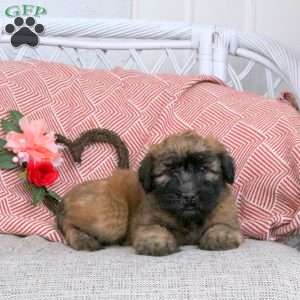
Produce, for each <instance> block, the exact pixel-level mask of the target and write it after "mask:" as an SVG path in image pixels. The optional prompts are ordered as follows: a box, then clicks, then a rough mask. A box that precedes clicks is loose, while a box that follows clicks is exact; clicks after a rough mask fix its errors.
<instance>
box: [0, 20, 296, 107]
mask: <svg viewBox="0 0 300 300" xmlns="http://www.w3.org/2000/svg"><path fill="white" fill-rule="evenodd" d="M12 21H13V20H12V19H3V20H2V34H1V37H0V59H2V60H7V59H15V60H22V59H28V58H35V59H45V60H49V61H57V62H65V63H71V64H74V65H76V66H78V67H84V68H113V67H114V66H117V65H118V66H123V67H126V68H137V69H140V70H141V71H143V72H147V73H156V72H176V73H178V74H189V73H191V74H195V73H205V74H213V75H216V76H218V77H219V78H221V79H222V80H224V81H225V82H227V83H228V84H229V85H232V86H234V87H235V88H236V89H238V90H243V89H246V90H253V91H256V92H259V93H262V94H265V95H266V96H269V97H275V95H276V94H277V93H278V91H280V90H282V89H283V88H284V87H283V85H284V86H285V87H287V88H288V89H290V90H291V91H292V92H294V93H295V94H296V95H297V97H298V105H299V106H300V101H299V99H300V73H299V72H300V63H299V61H298V60H297V58H296V56H295V55H294V54H292V53H290V52H289V51H287V50H286V49H285V48H284V47H282V46H281V45H280V44H279V43H277V42H275V41H273V40H271V39H269V38H266V37H264V36H260V35H256V34H249V33H241V32H238V31H234V30H230V29H226V28H220V27H217V26H206V27H203V26H197V25H193V26H192V25H189V24H185V23H166V22H160V23H158V22H146V21H133V20H122V19H121V20H118V19H77V18H76V19H72V18H66V19H49V18H47V19H46V18H41V19H38V21H39V22H40V23H42V24H43V25H44V26H45V29H46V30H45V33H44V34H43V36H41V37H40V45H39V46H38V47H36V48H31V47H28V46H21V47H19V48H14V47H13V46H11V45H10V36H9V35H7V34H6V33H5V32H4V30H3V28H4V26H5V25H6V24H8V23H12Z"/></svg>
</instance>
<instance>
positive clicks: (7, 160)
mask: <svg viewBox="0 0 300 300" xmlns="http://www.w3.org/2000/svg"><path fill="white" fill-rule="evenodd" d="M13 157H14V155H13V154H11V153H9V152H1V153H0V169H5V170H11V169H14V168H16V167H17V166H18V165H17V164H15V163H13V161H12V159H13Z"/></svg>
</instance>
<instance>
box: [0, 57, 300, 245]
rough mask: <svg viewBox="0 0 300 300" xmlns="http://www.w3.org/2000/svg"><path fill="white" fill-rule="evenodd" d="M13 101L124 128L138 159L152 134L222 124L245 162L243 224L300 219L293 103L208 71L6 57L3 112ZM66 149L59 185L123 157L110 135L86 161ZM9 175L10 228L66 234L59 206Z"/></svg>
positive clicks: (266, 229) (78, 124) (269, 233)
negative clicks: (84, 66)
mask: <svg viewBox="0 0 300 300" xmlns="http://www.w3.org/2000/svg"><path fill="white" fill-rule="evenodd" d="M11 109H17V110H20V111H21V112H22V113H23V114H24V115H26V116H28V117H29V118H31V119H41V118H44V119H45V120H46V122H47V124H48V125H49V129H52V130H54V131H55V132H58V133H62V134H64V135H66V136H68V137H70V138H73V139H74V138H76V137H77V136H78V135H79V134H80V133H81V132H82V131H84V130H86V129H89V128H93V127H106V128H109V129H112V130H115V131H116V132H118V133H119V134H120V135H121V136H122V138H123V139H124V140H125V142H126V143H127V145H128V146H129V150H130V159H131V163H132V165H133V167H134V168H137V166H138V164H139V162H140V160H141V159H142V157H143V155H144V154H145V152H146V151H147V149H148V147H149V146H150V144H152V143H154V142H158V141H160V140H161V139H163V138H164V137H165V136H166V135H167V134H169V133H173V132H178V131H180V130H183V129H187V128H194V129H196V130H197V131H198V132H199V133H200V134H203V135H206V134H213V135H215V136H217V137H218V138H219V139H220V140H221V141H222V142H223V143H224V144H225V145H226V146H227V147H228V150H229V151H230V152H231V153H232V154H233V156H234V158H235V159H236V162H237V178H236V183H235V185H234V192H235V195H236V197H237V204H238V207H239V213H240V219H241V222H242V229H243V232H244V233H245V234H246V235H248V236H250V237H256V238H262V239H276V238H280V237H281V236H282V235H284V234H287V233H291V232H293V231H295V230H298V229H299V228H300V220H299V215H300V212H299V207H300V205H299V204H300V199H299V194H300V185H299V182H300V176H299V158H300V143H299V130H300V119H299V113H298V112H296V111H295V110H294V109H293V108H291V107H290V106H289V105H287V104H284V103H280V102H274V101H271V100H268V99H264V98H262V97H258V96H255V95H251V94H246V93H239V92H236V91H234V90H232V89H231V88H228V87H225V86H224V85H222V84H221V82H219V81H217V80H216V79H214V78H210V77H206V76H199V77H188V76H176V75H164V76H150V75H145V74H142V73H139V72H134V71H125V70H122V69H116V70H113V71H100V70H98V71H96V70H92V71H91V70H79V69H76V68H74V67H70V66H65V65H60V64H50V63H46V62H40V61H33V62H1V63H0V118H3V117H5V116H6V114H7V111H9V110H11ZM0 135H3V132H0ZM64 158H65V160H64V163H63V165H62V166H61V167H60V174H61V177H60V180H59V181H57V183H56V184H55V185H54V186H53V190H55V191H56V192H58V193H59V194H64V193H65V192H66V191H67V190H68V189H69V188H71V187H72V186H73V185H74V184H76V183H79V182H82V181H85V180H89V179H98V178H103V177H105V176H107V175H108V174H110V173H111V171H112V169H113V168H114V166H115V161H116V157H115V155H114V151H112V149H111V148H110V147H107V146H106V145H97V146H93V147H90V148H89V149H88V150H87V151H86V152H85V153H84V156H83V163H82V165H80V166H75V165H74V164H73V162H72V160H71V158H70V157H69V155H67V154H66V155H65V157H64ZM95 163H96V167H95ZM0 176H1V177H0V232H4V233H13V234H19V235H31V234H36V235H40V236H43V237H45V238H47V239H49V240H52V241H61V240H62V238H61V236H60V235H59V233H58V232H57V231H56V230H55V227H54V224H53V216H52V215H51V213H49V212H48V211H47V209H46V208H45V207H44V206H43V205H39V206H37V207H33V206H32V205H31V202H30V197H29V195H27V194H26V193H25V190H24V188H23V186H22V183H21V182H20V180H19V179H18V178H17V176H16V174H15V173H14V172H13V171H0Z"/></svg>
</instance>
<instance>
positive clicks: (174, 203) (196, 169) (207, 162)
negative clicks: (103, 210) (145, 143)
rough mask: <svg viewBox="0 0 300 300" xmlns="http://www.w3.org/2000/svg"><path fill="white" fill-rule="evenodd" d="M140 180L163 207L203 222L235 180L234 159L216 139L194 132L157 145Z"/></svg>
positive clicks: (145, 163)
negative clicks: (222, 193)
mask: <svg viewBox="0 0 300 300" xmlns="http://www.w3.org/2000/svg"><path fill="white" fill-rule="evenodd" d="M139 178H140V181H141V183H142V185H143V187H144V189H145V191H146V192H148V193H153V194H154V196H155V197H156V199H157V201H158V203H159V205H160V207H161V208H162V209H164V210H166V211H168V212H169V213H171V214H173V215H175V216H176V217H177V218H179V219H182V220H183V221H190V222H201V221H202V220H203V218H205V216H206V215H207V214H208V213H210V212H211V211H212V210H213V209H214V208H215V207H216V206H217V204H218V199H219V196H220V193H221V192H222V190H223V189H224V187H225V185H226V183H230V184H232V183H233V181H234V162H233V159H232V158H231V157H230V156H229V155H228V154H227V152H226V151H225V149H224V147H223V145H222V144H220V143H219V142H218V141H217V140H216V139H214V138H202V137H200V136H199V135H197V134H196V133H194V132H192V131H188V132H184V133H182V134H177V135H172V136H169V137H168V138H166V139H165V140H164V141H163V142H161V143H160V144H157V145H154V146H153V147H152V148H151V149H150V151H149V153H148V154H147V156H146V157H145V158H144V160H143V161H142V163H141V167H140V169H139Z"/></svg>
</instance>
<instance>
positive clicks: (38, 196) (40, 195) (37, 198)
mask: <svg viewBox="0 0 300 300" xmlns="http://www.w3.org/2000/svg"><path fill="white" fill-rule="evenodd" d="M30 188H31V191H32V204H33V205H37V204H39V203H40V202H42V201H43V200H44V198H45V196H46V191H45V189H44V188H43V187H36V186H34V185H32V184H31V185H30Z"/></svg>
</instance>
